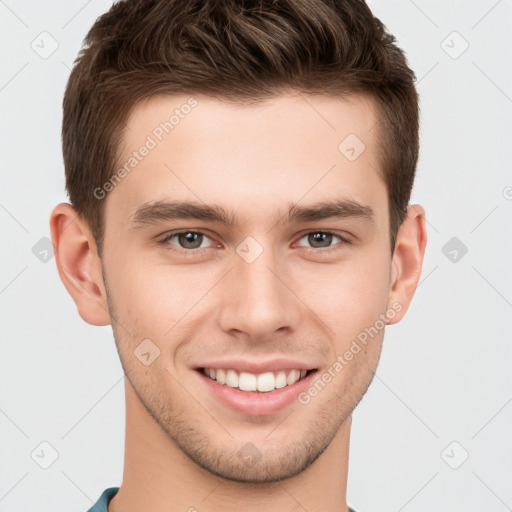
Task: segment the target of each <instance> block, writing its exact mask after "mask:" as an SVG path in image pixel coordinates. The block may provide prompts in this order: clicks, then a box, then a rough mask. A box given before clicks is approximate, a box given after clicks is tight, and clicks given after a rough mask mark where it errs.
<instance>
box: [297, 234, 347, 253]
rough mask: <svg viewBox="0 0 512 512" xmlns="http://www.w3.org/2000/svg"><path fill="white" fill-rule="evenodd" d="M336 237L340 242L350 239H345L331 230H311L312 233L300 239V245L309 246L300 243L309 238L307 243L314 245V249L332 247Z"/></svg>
mask: <svg viewBox="0 0 512 512" xmlns="http://www.w3.org/2000/svg"><path fill="white" fill-rule="evenodd" d="M335 239H338V241H339V242H346V243H348V241H347V240H345V239H344V238H343V237H341V236H340V235H336V234H334V233H331V232H330V231H311V232H310V233H307V234H306V235H304V236H303V237H302V238H301V239H300V240H299V243H298V245H299V246H302V247H308V246H304V245H302V244H301V243H300V242H301V241H302V240H307V243H308V244H310V245H309V247H312V248H314V249H322V248H330V247H332V246H333V245H332V243H333V240H335ZM339 242H338V243H339Z"/></svg>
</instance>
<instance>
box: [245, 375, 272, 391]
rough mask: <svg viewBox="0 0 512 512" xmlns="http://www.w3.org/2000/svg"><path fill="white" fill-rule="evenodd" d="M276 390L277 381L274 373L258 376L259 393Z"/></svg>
mask: <svg viewBox="0 0 512 512" xmlns="http://www.w3.org/2000/svg"><path fill="white" fill-rule="evenodd" d="M240 389H242V388H240ZM274 389H276V379H275V377H274V374H273V373H272V372H267V373H262V374H260V375H258V391H274Z"/></svg>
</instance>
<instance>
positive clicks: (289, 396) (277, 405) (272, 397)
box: [196, 370, 316, 416]
mask: <svg viewBox="0 0 512 512" xmlns="http://www.w3.org/2000/svg"><path fill="white" fill-rule="evenodd" d="M196 373H197V374H198V375H199V377H200V378H201V381H202V382H203V383H204V384H205V385H206V386H208V389H209V390H210V391H211V392H212V393H213V394H214V395H215V396H216V397H217V398H218V399H219V400H220V401H221V402H223V403H224V404H226V405H228V406H229V407H231V408H232V409H235V410H236V411H238V412H241V413H243V414H247V415H250V416H263V415H266V414H272V413H275V412H278V411H280V410H282V409H284V408H285V407H287V406H288V405H290V404H291V403H293V402H294V401H296V400H297V397H298V396H299V394H300V393H302V392H303V391H305V390H306V389H307V388H308V386H309V385H310V381H311V378H312V377H313V375H314V374H315V373H316V371H313V372H310V373H308V374H307V375H306V376H305V377H304V378H302V379H301V380H299V381H297V382H296V383H295V384H292V385H291V386H285V387H284V388H280V389H275V390H274V391H267V392H257V391H241V390H240V389H238V388H232V387H229V386H227V385H226V384H219V383H218V382H217V381H216V380H213V379H211V378H210V377H207V376H206V375H204V374H203V373H202V372H201V371H200V370H198V371H197V372H196Z"/></svg>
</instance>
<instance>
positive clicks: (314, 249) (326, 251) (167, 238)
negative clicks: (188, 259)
mask: <svg viewBox="0 0 512 512" xmlns="http://www.w3.org/2000/svg"><path fill="white" fill-rule="evenodd" d="M184 233H194V234H199V235H203V236H204V237H206V238H209V239H210V240H212V241H214V240H213V239H212V238H211V237H210V236H208V235H207V234H206V233H205V232H203V231H200V230H191V229H184V230H181V231H172V232H171V233H168V234H167V235H166V236H165V237H164V238H163V239H162V240H160V242H159V243H160V244H161V245H163V246H164V247H165V248H166V249H167V250H170V251H175V252H178V253H180V254H184V255H187V256H195V255H196V254H198V253H202V252H203V251H204V250H206V251H208V250H215V249H214V248H213V247H202V248H201V247H198V248H195V249H184V248H183V247H179V246H177V245H174V244H170V243H169V241H170V240H171V239H173V238H174V237H177V236H179V235H182V234H184ZM318 233H322V234H324V235H332V236H334V237H337V238H339V239H340V242H338V243H337V244H334V245H332V246H329V247H306V246H300V247H301V248H302V249H305V250H306V251H307V252H313V253H315V254H318V253H323V254H330V253H332V252H333V251H336V250H338V249H339V248H338V247H337V246H338V245H350V243H351V242H350V240H348V239H347V238H345V237H343V236H341V235H339V234H338V233H335V232H333V231H322V230H317V231H307V232H306V233H303V234H302V235H301V236H300V238H299V240H302V239H303V238H304V237H307V236H308V235H311V234H318ZM170 245H173V248H172V249H171V248H170V247H169V246H170Z"/></svg>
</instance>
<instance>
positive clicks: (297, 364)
mask: <svg viewBox="0 0 512 512" xmlns="http://www.w3.org/2000/svg"><path fill="white" fill-rule="evenodd" d="M196 368H213V369H215V370H218V369H228V370H236V371H238V372H248V373H254V374H260V373H266V372H277V371H279V370H316V369H317V366H315V365H312V364H311V363H307V362H305V361H299V360H294V359H282V358H279V359H269V360H266V361H254V360H253V361H249V360H247V359H226V360H222V361H219V360H217V361H210V362H205V363H202V364H199V365H197V367H196Z"/></svg>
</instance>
